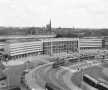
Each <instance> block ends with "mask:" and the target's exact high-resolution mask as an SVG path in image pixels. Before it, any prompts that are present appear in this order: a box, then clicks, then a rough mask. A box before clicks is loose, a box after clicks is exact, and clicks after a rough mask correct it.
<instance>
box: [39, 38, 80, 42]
mask: <svg viewBox="0 0 108 90" xmlns="http://www.w3.org/2000/svg"><path fill="white" fill-rule="evenodd" d="M78 39H79V38H44V39H40V40H41V41H43V42H48V41H50V42H51V41H73V40H78Z"/></svg>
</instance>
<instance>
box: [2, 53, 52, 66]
mask: <svg viewBox="0 0 108 90" xmlns="http://www.w3.org/2000/svg"><path fill="white" fill-rule="evenodd" d="M50 58H51V57H50V56H47V55H44V56H43V55H42V56H30V57H26V58H21V59H16V60H10V61H8V62H3V64H4V65H5V66H14V65H21V64H24V63H25V62H27V61H37V60H38V61H39V60H40V61H42V60H44V61H50V60H48V59H50Z"/></svg>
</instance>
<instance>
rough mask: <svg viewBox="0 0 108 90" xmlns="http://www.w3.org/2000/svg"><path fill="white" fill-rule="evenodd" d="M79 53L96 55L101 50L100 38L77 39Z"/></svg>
mask: <svg viewBox="0 0 108 90" xmlns="http://www.w3.org/2000/svg"><path fill="white" fill-rule="evenodd" d="M79 47H80V53H85V54H97V52H99V50H101V49H102V38H97V37H85V38H80V39H79Z"/></svg>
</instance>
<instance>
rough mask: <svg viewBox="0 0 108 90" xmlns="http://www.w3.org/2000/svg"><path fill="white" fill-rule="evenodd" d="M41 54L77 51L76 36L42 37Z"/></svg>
mask: <svg viewBox="0 0 108 90" xmlns="http://www.w3.org/2000/svg"><path fill="white" fill-rule="evenodd" d="M42 42H43V54H47V55H53V54H56V53H63V52H66V53H69V52H71V53H73V52H78V39H77V38H50V39H43V40H42Z"/></svg>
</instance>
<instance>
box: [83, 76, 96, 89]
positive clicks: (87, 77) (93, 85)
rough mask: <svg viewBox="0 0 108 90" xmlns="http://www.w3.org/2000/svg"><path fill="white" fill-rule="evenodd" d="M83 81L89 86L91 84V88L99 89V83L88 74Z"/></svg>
mask: <svg viewBox="0 0 108 90" xmlns="http://www.w3.org/2000/svg"><path fill="white" fill-rule="evenodd" d="M83 81H84V82H86V83H87V84H89V85H90V86H92V87H94V88H97V83H98V81H97V80H96V79H94V78H93V77H91V76H89V75H87V74H84V75H83Z"/></svg>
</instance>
